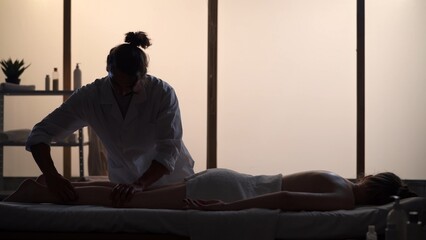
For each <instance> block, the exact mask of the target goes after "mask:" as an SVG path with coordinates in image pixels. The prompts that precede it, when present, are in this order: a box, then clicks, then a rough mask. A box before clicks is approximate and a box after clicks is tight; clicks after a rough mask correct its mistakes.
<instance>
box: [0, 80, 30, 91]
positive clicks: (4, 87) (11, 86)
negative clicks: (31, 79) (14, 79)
mask: <svg viewBox="0 0 426 240" xmlns="http://www.w3.org/2000/svg"><path fill="white" fill-rule="evenodd" d="M34 90H35V85H19V84H16V83H8V82H6V83H1V84H0V91H4V92H19V91H34Z"/></svg>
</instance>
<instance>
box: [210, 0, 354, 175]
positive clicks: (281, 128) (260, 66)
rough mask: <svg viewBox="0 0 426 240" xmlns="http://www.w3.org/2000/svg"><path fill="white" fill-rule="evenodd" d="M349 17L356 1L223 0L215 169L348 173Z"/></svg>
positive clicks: (350, 166)
mask: <svg viewBox="0 0 426 240" xmlns="http://www.w3.org/2000/svg"><path fill="white" fill-rule="evenodd" d="M355 14H356V12H355V5H354V1H352V0H350V1H349V0H344V1H342V0H322V1H317V0H302V1H301V0H297V1H281V0H269V1H262V0H257V1H244V0H234V1H220V4H219V67H218V68H219V83H218V85H219V89H218V93H219V103H218V104H219V105H218V109H219V112H218V116H219V120H218V121H219V127H218V129H219V132H218V135H219V140H218V145H219V153H218V156H219V160H218V165H219V166H221V167H228V168H232V169H238V170H240V171H243V172H251V173H259V172H267V173H277V172H284V173H288V172H295V171H302V170H310V169H328V170H332V171H337V172H339V173H340V174H343V175H345V176H347V177H354V175H355V164H356V159H355V158H356V155H355V153H356V149H355V147H356V145H355V141H356V138H355V137H356V136H355V133H356V132H355V127H356V122H355V121H356V115H355V114H356V106H355V100H356V99H355V94H356V92H355V84H356V68H355V66H356V55H355V54H356V52H355V48H356V42H355V41H356V28H355V26H356V25H355V24H356V17H355Z"/></svg>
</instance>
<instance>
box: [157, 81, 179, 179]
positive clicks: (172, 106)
mask: <svg viewBox="0 0 426 240" xmlns="http://www.w3.org/2000/svg"><path fill="white" fill-rule="evenodd" d="M156 127H157V137H158V138H157V142H156V152H157V155H156V157H155V160H156V161H158V162H159V163H161V164H162V165H163V166H165V167H166V168H167V169H168V170H169V171H170V172H172V171H173V170H174V167H175V163H176V161H177V159H178V157H179V154H180V151H181V149H182V144H183V143H182V122H181V116H180V109H179V103H178V99H177V96H176V94H175V92H174V90H173V89H171V90H170V91H168V92H167V94H166V95H165V96H163V98H162V100H161V107H160V112H159V114H158V116H157V123H156Z"/></svg>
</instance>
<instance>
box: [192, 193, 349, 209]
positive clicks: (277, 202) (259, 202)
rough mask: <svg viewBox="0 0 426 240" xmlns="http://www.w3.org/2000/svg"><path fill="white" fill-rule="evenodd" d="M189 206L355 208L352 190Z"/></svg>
mask: <svg viewBox="0 0 426 240" xmlns="http://www.w3.org/2000/svg"><path fill="white" fill-rule="evenodd" d="M186 202H187V204H188V206H189V208H195V209H200V210H211V211H232V210H242V209H248V208H265V209H281V210H283V211H332V210H340V209H353V208H354V201H353V197H352V195H351V193H350V192H346V193H345V192H341V193H337V192H331V193H306V192H288V191H280V192H276V193H271V194H265V195H261V196H257V197H254V198H249V199H244V200H240V201H236V202H232V203H223V202H221V201H203V200H190V199H188V200H187V201H186Z"/></svg>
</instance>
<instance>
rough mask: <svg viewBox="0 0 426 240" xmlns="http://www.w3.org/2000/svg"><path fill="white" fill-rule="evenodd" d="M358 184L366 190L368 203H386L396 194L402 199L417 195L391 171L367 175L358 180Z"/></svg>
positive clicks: (366, 201)
mask: <svg viewBox="0 0 426 240" xmlns="http://www.w3.org/2000/svg"><path fill="white" fill-rule="evenodd" d="M357 185H359V186H360V187H362V188H363V189H364V191H365V195H364V196H365V203H366V204H373V205H381V204H386V203H389V202H391V201H392V198H391V196H395V195H396V196H399V198H401V199H403V198H408V197H414V196H417V194H415V193H413V192H411V191H410V190H409V189H408V187H407V185H405V184H404V183H403V181H402V180H401V178H399V177H398V176H397V175H396V174H394V173H391V172H383V173H378V174H376V175H368V176H365V177H363V178H361V179H360V180H359V181H358V183H357Z"/></svg>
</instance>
